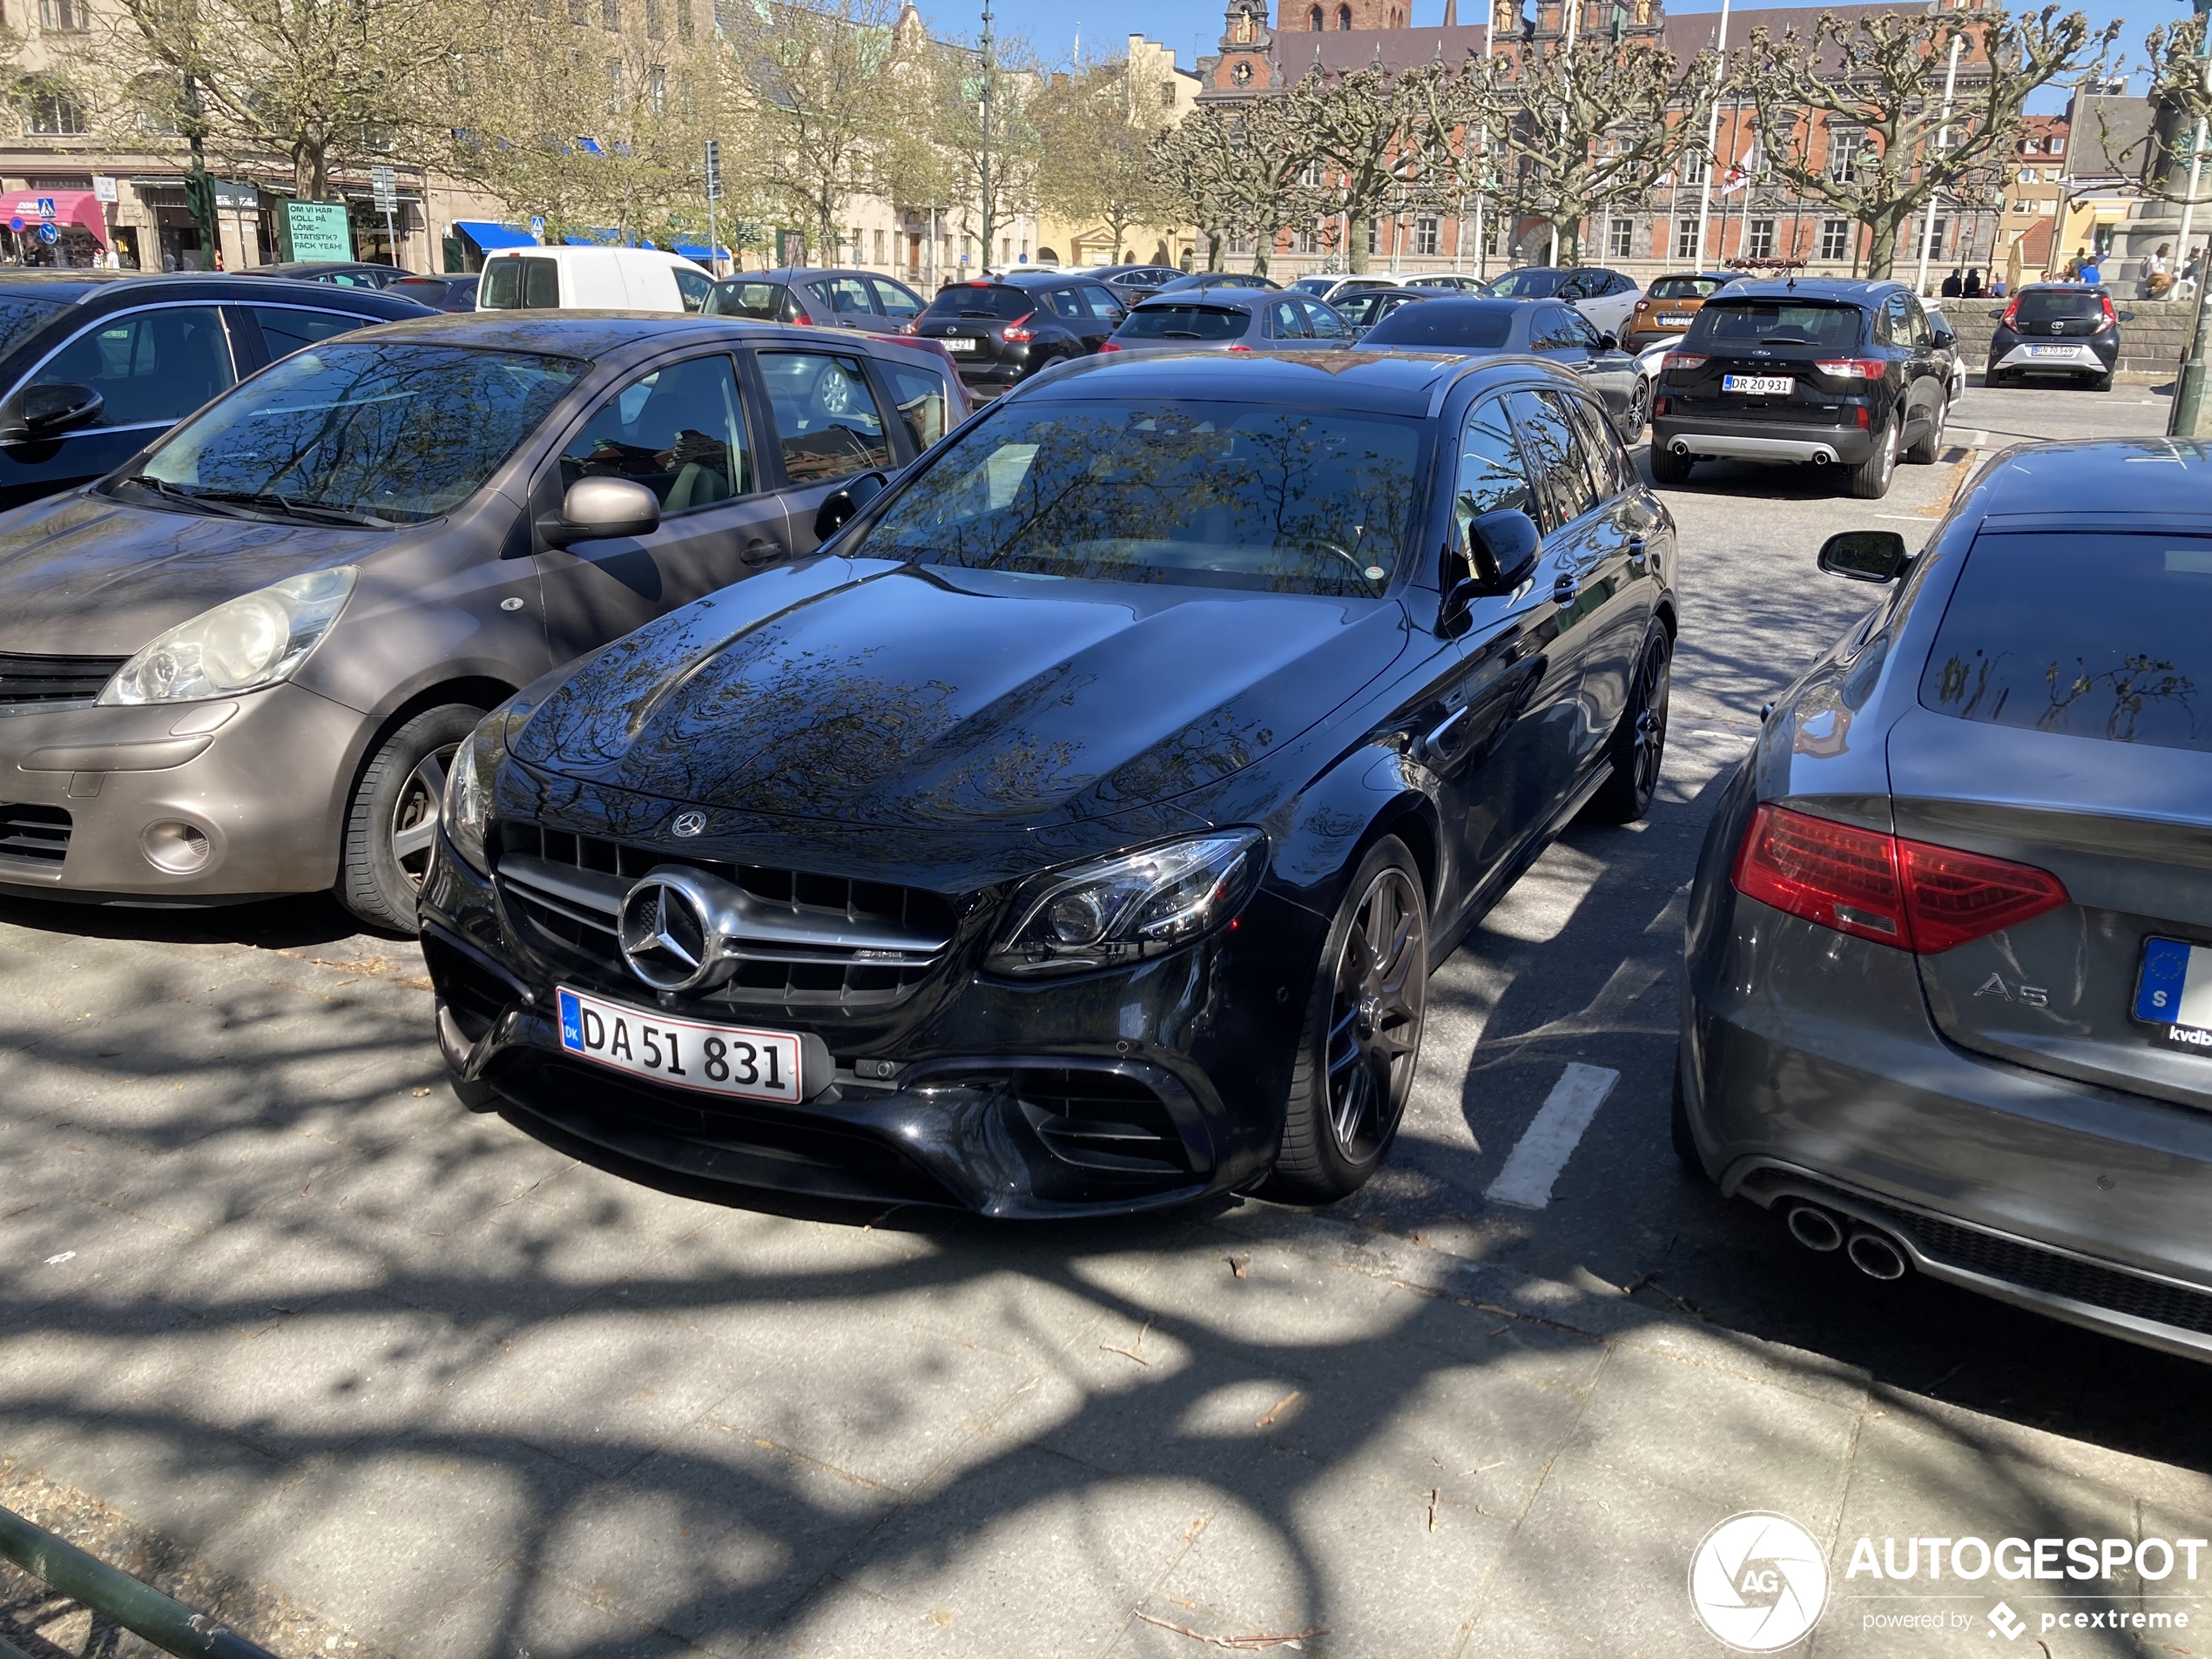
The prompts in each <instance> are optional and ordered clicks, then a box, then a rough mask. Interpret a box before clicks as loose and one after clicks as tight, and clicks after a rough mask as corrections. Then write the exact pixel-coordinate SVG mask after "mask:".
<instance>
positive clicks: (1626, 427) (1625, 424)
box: [1621, 374, 1651, 443]
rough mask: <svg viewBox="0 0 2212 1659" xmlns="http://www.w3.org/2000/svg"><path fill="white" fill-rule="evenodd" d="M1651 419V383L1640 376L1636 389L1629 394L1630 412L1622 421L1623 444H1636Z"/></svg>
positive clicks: (1637, 378)
mask: <svg viewBox="0 0 2212 1659" xmlns="http://www.w3.org/2000/svg"><path fill="white" fill-rule="evenodd" d="M1650 419H1651V382H1650V381H1648V380H1646V379H1644V378H1643V376H1642V375H1641V374H1639V375H1637V376H1636V388H1635V391H1633V392H1631V393H1629V412H1628V414H1626V415H1623V416H1622V419H1621V442H1623V443H1634V442H1635V441H1636V440H1637V439H1638V438H1641V437H1642V436H1643V428H1644V427H1645V425H1646V423H1647V422H1649V421H1650Z"/></svg>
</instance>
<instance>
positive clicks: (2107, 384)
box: [2089, 369, 2112, 392]
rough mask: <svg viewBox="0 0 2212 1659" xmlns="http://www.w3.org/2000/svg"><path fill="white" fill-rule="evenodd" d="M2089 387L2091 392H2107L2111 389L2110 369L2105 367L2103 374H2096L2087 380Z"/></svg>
mask: <svg viewBox="0 0 2212 1659" xmlns="http://www.w3.org/2000/svg"><path fill="white" fill-rule="evenodd" d="M2089 389H2090V390H2091V391H2093V392H2109V391H2110V390H2112V373H2111V371H2110V370H2108V369H2107V371H2106V372H2105V373H2104V374H2100V375H2098V376H2097V377H2096V378H2095V379H2094V380H2093V381H2090V382H2089Z"/></svg>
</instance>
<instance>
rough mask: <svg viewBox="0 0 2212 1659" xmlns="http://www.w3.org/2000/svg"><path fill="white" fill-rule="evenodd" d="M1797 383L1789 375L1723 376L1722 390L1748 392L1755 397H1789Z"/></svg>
mask: <svg viewBox="0 0 2212 1659" xmlns="http://www.w3.org/2000/svg"><path fill="white" fill-rule="evenodd" d="M1796 386H1797V381H1794V380H1792V379H1791V377H1790V376H1789V375H1787V374H1723V375H1722V376H1721V390H1722V391H1723V392H1748V393H1749V394H1750V395H1752V396H1753V397H1787V396H1789V395H1790V394H1791V391H1792V390H1793V389H1794V388H1796Z"/></svg>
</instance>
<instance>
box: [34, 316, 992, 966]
mask: <svg viewBox="0 0 2212 1659" xmlns="http://www.w3.org/2000/svg"><path fill="white" fill-rule="evenodd" d="M967 408H968V403H967V400H966V397H965V395H964V394H962V393H961V390H960V388H959V385H958V382H957V381H956V379H955V378H954V376H952V375H951V374H948V372H947V370H946V368H945V364H944V360H943V359H942V357H941V356H940V355H938V354H935V353H934V352H925V351H921V350H917V349H916V348H914V347H913V346H910V345H906V344H901V343H899V342H897V341H894V340H889V339H875V338H871V337H869V336H866V335H844V334H840V335H836V336H826V335H825V334H823V333H822V331H820V330H819V329H813V328H798V327H792V328H786V327H773V326H763V325H757V324H751V323H744V322H737V321H732V320H726V319H722V318H685V317H680V316H664V317H651V316H610V315H604V314H563V313H550V312H549V313H534V314H499V313H490V314H485V313H472V314H468V315H462V316H434V317H428V318H425V319H423V320H420V321H416V322H406V323H395V324H391V325H388V326H385V327H375V328H370V329H365V330H362V331H360V332H358V333H354V334H346V335H342V336H339V337H336V338H333V339H330V340H327V341H322V342H320V343H319V344H315V345H313V346H310V347H307V349H305V350H302V351H300V352H298V353H296V354H293V355H292V356H290V357H287V358H286V359H284V360H283V361H280V362H279V363H277V364H275V365H274V366H273V367H272V368H267V369H266V370H264V371H263V372H262V373H261V374H257V375H255V376H254V377H253V379H251V380H249V381H245V382H244V383H243V384H241V385H239V387H237V388H235V389H233V391H231V392H230V393H228V394H227V395H225V396H223V397H221V398H219V399H218V400H216V401H214V402H212V403H211V404H209V405H208V406H207V407H206V408H204V409H202V410H201V411H200V412H199V414H198V415H193V416H192V417H191V418H190V419H189V420H187V421H185V422H184V423H183V424H182V425H180V426H179V427H178V428H176V429H175V430H174V431H173V432H172V433H170V434H168V435H166V436H164V437H162V438H160V439H159V440H158V442H155V443H154V444H153V445H152V447H151V448H146V449H145V450H142V451H141V452H140V453H139V454H138V455H135V456H134V457H132V459H131V460H129V461H127V462H125V463H124V464H123V465H122V466H121V467H120V468H118V469H117V470H115V471H114V472H112V473H111V474H109V475H107V476H106V477H105V478H104V479H101V480H100V481H99V482H96V483H93V484H91V485H88V486H86V487H84V488H83V489H75V490H71V491H69V492H66V493H64V494H63V495H59V496H52V497H50V498H48V499H47V500H45V501H42V502H36V503H34V504H32V505H30V506H27V507H23V508H18V509H16V510H15V511H13V512H10V513H8V514H6V515H4V516H0V892H6V893H9V894H16V895H18V896H24V895H28V896H42V895H43V896H48V897H54V896H65V897H70V898H75V899H80V900H108V901H111V902H120V903H126V904H160V905H177V904H190V903H221V902H227V901H235V900H242V899H249V898H256V897H261V896H265V895H267V894H280V893H301V892H313V891H316V890H319V889H330V890H333V891H334V893H335V894H336V895H337V896H338V898H339V899H340V900H342V901H343V902H344V903H345V904H346V905H347V906H348V907H350V908H351V909H352V910H353V911H354V914H356V915H358V916H360V917H361V919H362V920H363V921H368V922H369V923H371V924H373V925H376V926H381V927H390V928H394V929H400V930H405V931H410V932H411V931H413V928H414V925H415V894H416V890H417V887H418V886H419V884H420V882H421V874H422V872H423V869H424V868H425V867H426V866H427V864H428V859H429V855H430V848H431V844H432V842H433V840H435V835H436V832H437V821H438V811H439V805H440V799H441V793H442V786H443V783H444V777H445V770H446V764H447V761H448V759H449V758H450V756H451V755H452V754H453V752H454V751H455V748H456V747H457V746H458V745H459V744H460V742H461V740H462V738H465V737H467V736H468V734H469V732H470V730H471V729H472V728H473V727H474V726H475V725H476V723H477V722H478V721H479V720H480V719H481V718H482V716H483V713H484V711H486V710H488V709H489V708H490V707H492V706H493V705H495V704H496V703H498V702H500V701H501V700H502V698H506V697H507V696H509V694H510V693H511V692H513V691H515V690H516V689H517V688H518V687H520V686H523V685H527V684H529V682H530V681H532V680H534V679H536V678H539V677H540V676H541V675H543V674H544V673H545V672H547V671H549V670H550V669H552V668H554V667H556V666H557V665H559V664H563V663H565V662H568V661H569V660H570V659H571V658H575V657H576V656H577V655H578V654H580V653H582V652H583V651H590V650H593V649H595V648H596V647H597V646H600V645H603V644H606V643H607V642H609V641H610V640H612V639H615V638H617V637H620V636H621V635H623V634H625V633H628V632H629V631H631V629H633V628H636V627H637V626H638V625H639V624H642V623H645V622H650V621H651V620H652V619H653V618H654V617H658V616H661V615H663V614H664V613H665V612H667V611H669V610H673V609H674V608H676V607H677V606H679V605H682V604H688V603H689V602H691V601H692V600H694V599H698V598H699V597H703V596H705V594H708V593H711V592H712V591H714V590H718V589H719V588H722V587H725V586H726V585H728V584H729V583H732V582H734V581H737V580H738V579H739V578H741V577H745V576H748V575H750V574H752V572H754V571H756V570H761V569H764V568H765V567H767V566H770V565H773V564H776V563H782V562H785V561H788V560H792V559H795V558H799V557H801V556H805V555H806V554H808V553H810V552H812V551H813V549H814V547H815V545H816V543H817V541H818V539H819V536H821V535H823V534H825V533H826V532H828V531H830V530H833V529H834V528H835V527H836V525H837V524H839V523H842V522H843V516H845V515H846V514H848V513H849V512H850V511H851V510H852V509H853V504H854V502H855V499H856V498H858V497H863V496H867V495H869V494H872V493H873V490H874V489H878V488H880V486H881V484H882V482H883V480H884V477H885V475H887V474H889V473H891V472H893V471H894V470H896V469H898V468H900V467H901V466H903V465H904V464H905V463H906V462H908V461H911V460H912V459H913V458H914V455H916V454H918V453H919V452H920V451H921V449H922V448H926V447H927V445H928V444H929V443H931V442H934V441H935V439H936V438H937V437H939V436H941V435H942V434H943V433H944V432H945V431H946V430H947V429H948V428H949V427H950V426H951V425H952V424H953V423H954V421H957V420H958V419H959V418H961V416H962V415H965V414H966V412H967Z"/></svg>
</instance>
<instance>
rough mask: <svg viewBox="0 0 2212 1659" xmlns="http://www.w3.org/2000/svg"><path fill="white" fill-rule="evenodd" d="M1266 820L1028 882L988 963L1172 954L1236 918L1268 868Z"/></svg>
mask: <svg viewBox="0 0 2212 1659" xmlns="http://www.w3.org/2000/svg"><path fill="white" fill-rule="evenodd" d="M1264 847H1265V838H1264V836H1262V835H1261V834H1260V833H1259V832H1258V830H1256V829H1235V830H1222V831H1219V832H1217V833H1214V834H1211V835H1197V836H1193V837H1191V838H1190V840H1184V841H1169V842H1165V843H1163V845H1161V846H1148V847H1144V848H1142V849H1141V850H1139V851H1137V852H1135V853H1116V854H1115V855H1114V856H1113V857H1111V858H1106V859H1098V860H1094V861H1093V862H1091V863H1089V864H1082V865H1078V866H1076V867H1075V868H1074V869H1071V870H1059V871H1055V872H1054V873H1052V874H1051V875H1049V876H1042V877H1040V878H1038V879H1037V880H1035V881H1033V882H1031V883H1029V884H1028V886H1027V887H1023V888H1022V891H1021V893H1020V894H1018V895H1016V897H1015V905H1014V911H1013V914H1014V921H1013V923H1012V925H1011V926H1009V927H1008V928H1007V929H1006V931H1005V932H1004V933H1003V934H1001V935H1000V936H999V941H998V943H997V944H995V946H993V947H992V948H991V954H990V956H989V958H988V960H987V961H985V963H984V964H983V965H984V967H985V968H988V970H989V971H990V972H992V973H995V974H1014V975H1015V976H1017V977H1021V978H1035V977H1036V976H1038V975H1040V974H1078V973H1082V972H1084V971H1086V970H1088V969H1090V968H1116V967H1120V966H1121V965H1123V964H1124V963H1127V962H1135V961H1143V959H1144V958H1146V957H1148V956H1163V955H1165V954H1167V953H1168V952H1170V951H1171V950H1179V949H1181V948H1183V947H1184V945H1187V944H1189V943H1190V941H1192V940H1194V939H1197V938H1198V937H1200V936H1201V935H1202V934H1209V933H1211V932H1212V931H1213V930H1214V929H1215V928H1216V927H1220V926H1221V925H1222V924H1223V923H1224V922H1225V921H1229V920H1230V919H1231V918H1232V917H1234V916H1235V915H1236V914H1237V913H1238V911H1239V910H1241V909H1243V908H1244V900H1247V899H1249V898H1251V894H1252V889H1253V888H1254V887H1258V885H1259V878H1260V875H1261V873H1263V871H1264V869H1265V867H1266V860H1265V859H1264V857H1263V856H1262V854H1263V852H1264Z"/></svg>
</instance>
